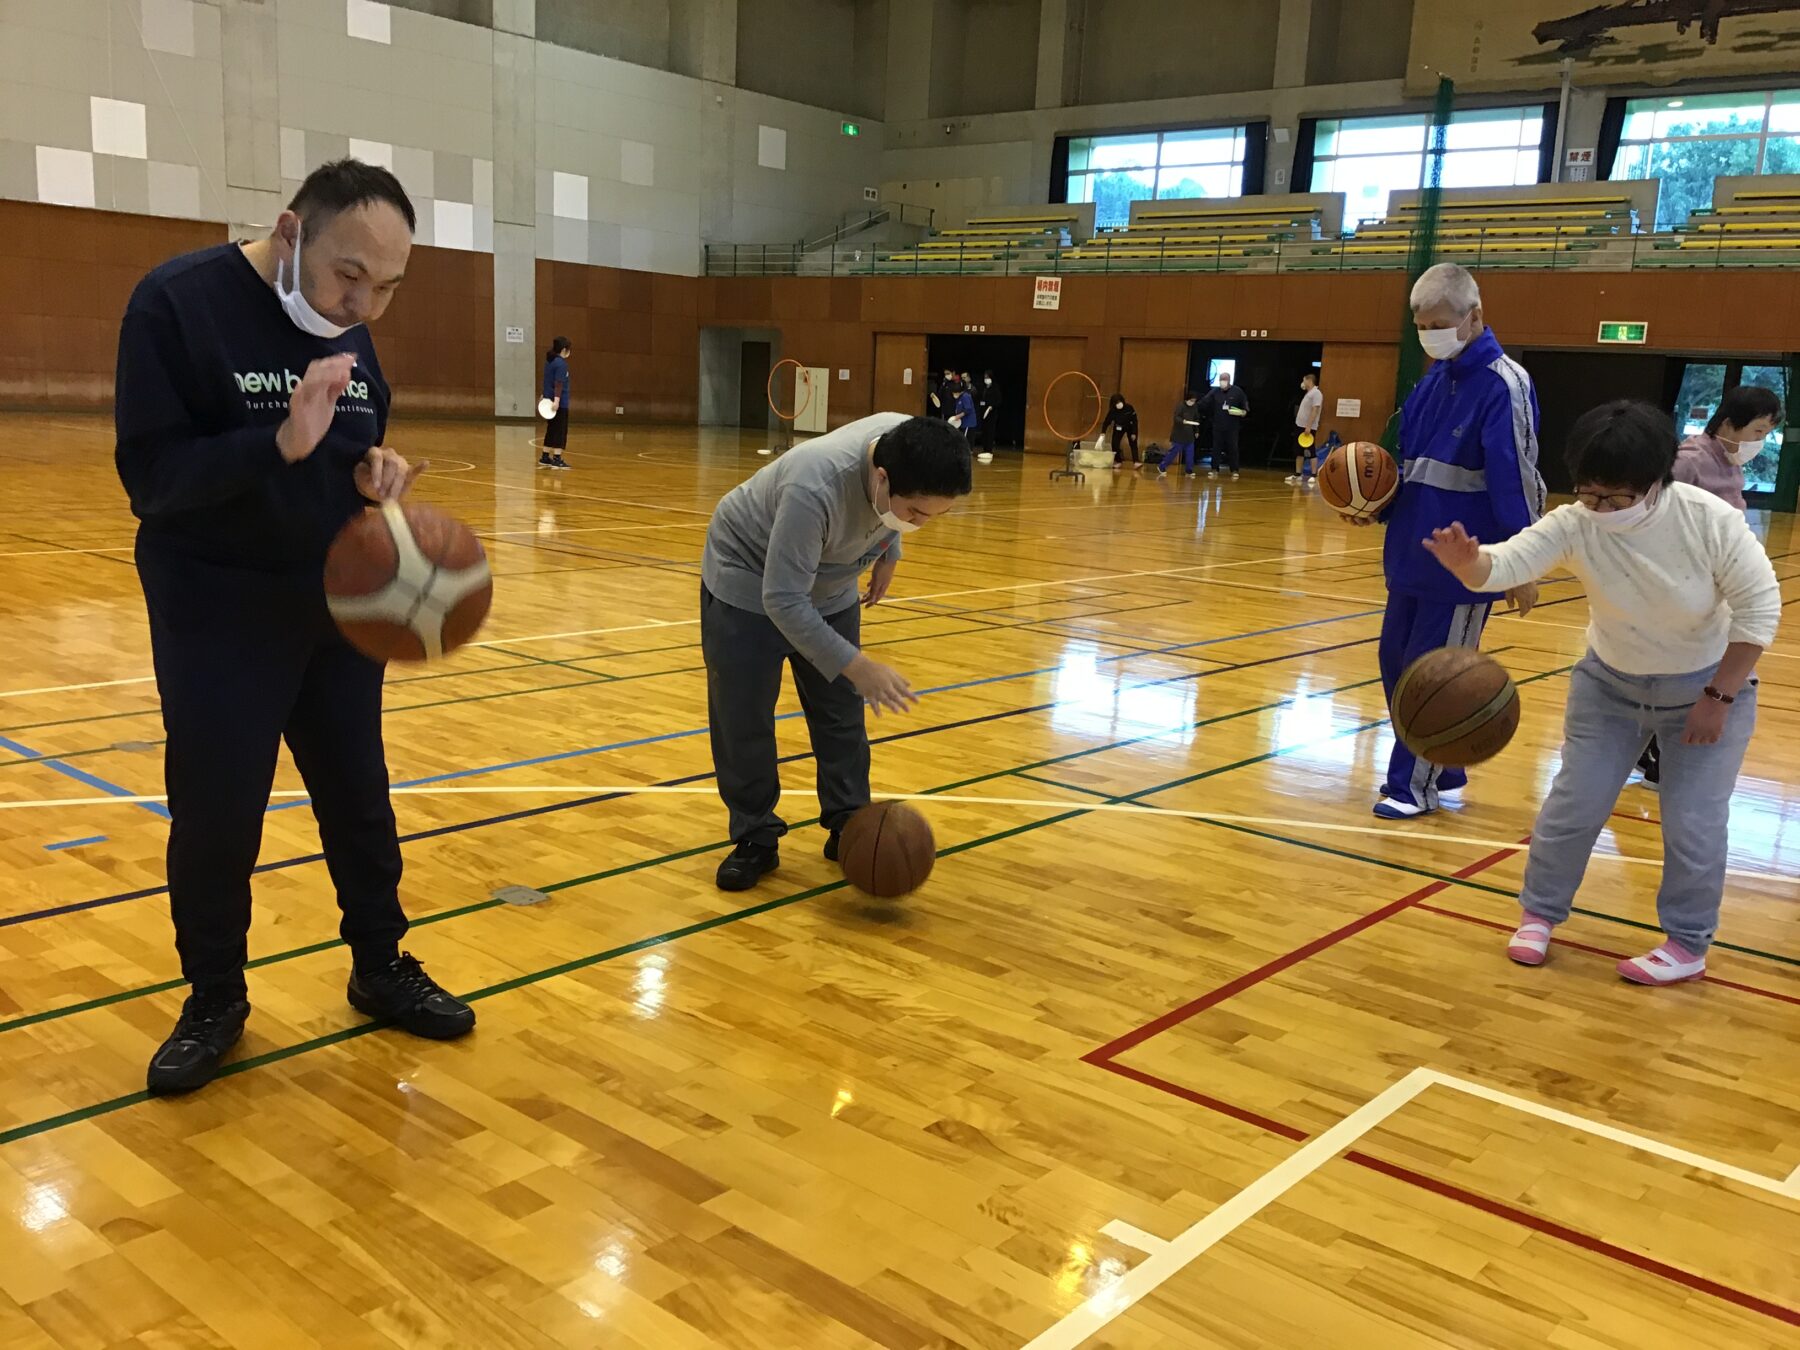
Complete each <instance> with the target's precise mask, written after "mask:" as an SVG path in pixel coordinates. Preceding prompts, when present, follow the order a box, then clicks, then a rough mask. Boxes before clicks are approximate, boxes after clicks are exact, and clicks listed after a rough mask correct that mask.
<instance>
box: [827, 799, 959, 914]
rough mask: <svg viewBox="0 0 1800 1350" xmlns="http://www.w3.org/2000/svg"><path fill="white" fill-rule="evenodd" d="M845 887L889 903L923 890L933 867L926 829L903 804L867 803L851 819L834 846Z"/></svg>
mask: <svg viewBox="0 0 1800 1350" xmlns="http://www.w3.org/2000/svg"><path fill="white" fill-rule="evenodd" d="M838 860H839V862H841V863H842V865H843V868H844V876H845V878H846V879H847V880H848V881H849V882H850V884H851V885H852V886H854V887H856V889H857V890H859V891H862V892H863V893H865V894H867V895H874V896H879V897H881V898H882V899H884V900H891V899H893V898H894V897H896V896H901V895H906V894H908V893H910V892H912V891H916V890H918V888H919V887H920V886H922V885H924V884H925V878H926V877H928V876H930V875H931V868H932V865H933V864H934V863H936V862H937V842H936V840H934V839H933V838H932V837H931V823H930V822H929V821H927V820H926V819H925V817H924V815H923V814H922V813H921V812H920V811H918V810H917V809H916V808H914V807H912V806H910V805H908V804H907V803H906V802H872V803H871V804H869V805H868V806H865V807H863V808H862V810H860V811H858V812H857V813H856V814H855V815H853V816H851V817H850V819H849V821H848V823H846V824H845V826H844V833H843V836H842V838H841V839H840V840H839V841H838Z"/></svg>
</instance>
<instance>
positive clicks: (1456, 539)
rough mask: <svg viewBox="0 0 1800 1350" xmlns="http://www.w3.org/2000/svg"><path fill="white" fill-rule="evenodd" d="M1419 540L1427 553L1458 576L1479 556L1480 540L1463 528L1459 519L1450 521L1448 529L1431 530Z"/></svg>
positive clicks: (1471, 565)
mask: <svg viewBox="0 0 1800 1350" xmlns="http://www.w3.org/2000/svg"><path fill="white" fill-rule="evenodd" d="M1421 542H1422V543H1423V544H1424V545H1425V551H1426V552H1427V553H1429V554H1430V555H1431V556H1432V557H1434V558H1436V559H1437V560H1438V561H1439V562H1440V563H1442V564H1443V565H1444V567H1445V568H1446V569H1448V570H1449V571H1451V572H1454V573H1456V574H1457V575H1458V576H1459V577H1460V576H1461V575H1462V574H1463V572H1464V571H1466V570H1467V569H1469V568H1471V567H1473V566H1474V565H1475V563H1476V562H1477V560H1479V559H1480V557H1481V541H1480V540H1479V539H1477V538H1475V537H1474V536H1473V535H1471V534H1470V533H1469V532H1468V531H1467V530H1465V529H1464V528H1463V525H1462V522H1461V521H1460V520H1458V521H1454V522H1452V524H1451V525H1450V528H1449V529H1446V530H1433V531H1432V532H1431V535H1430V537H1429V538H1427V539H1424V540H1422V541H1421Z"/></svg>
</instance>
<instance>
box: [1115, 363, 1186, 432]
mask: <svg viewBox="0 0 1800 1350" xmlns="http://www.w3.org/2000/svg"><path fill="white" fill-rule="evenodd" d="M1187 374H1188V344H1187V339H1186V338H1126V339H1125V342H1124V344H1123V350H1122V352H1121V355H1120V362H1119V391H1120V392H1121V393H1123V394H1124V395H1125V398H1126V400H1127V401H1128V402H1130V404H1131V406H1132V407H1134V408H1136V409H1137V412H1138V440H1139V442H1140V443H1141V444H1143V445H1148V444H1149V443H1150V442H1151V441H1161V442H1162V443H1163V444H1165V445H1166V444H1168V440H1169V428H1170V424H1171V422H1172V421H1173V418H1172V416H1171V414H1172V412H1173V410H1174V407H1175V405H1176V404H1177V403H1179V402H1180V401H1181V395H1182V391H1183V390H1184V389H1185V388H1186V385H1187Z"/></svg>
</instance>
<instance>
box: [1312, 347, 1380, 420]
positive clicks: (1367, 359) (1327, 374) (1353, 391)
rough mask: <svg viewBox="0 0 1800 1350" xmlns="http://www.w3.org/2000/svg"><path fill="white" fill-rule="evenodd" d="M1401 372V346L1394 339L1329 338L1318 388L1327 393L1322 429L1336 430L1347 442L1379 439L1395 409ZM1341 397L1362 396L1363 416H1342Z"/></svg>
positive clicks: (1356, 397)
mask: <svg viewBox="0 0 1800 1350" xmlns="http://www.w3.org/2000/svg"><path fill="white" fill-rule="evenodd" d="M1399 373H1400V348H1399V347H1398V345H1396V344H1395V343H1392V342H1327V343H1326V344H1325V347H1324V352H1323V354H1322V355H1321V357H1320V362H1319V388H1320V390H1321V391H1322V392H1323V393H1324V395H1325V408H1324V416H1323V417H1322V418H1321V419H1320V421H1319V427H1320V429H1321V431H1323V432H1327V433H1329V432H1332V431H1335V432H1337V434H1338V435H1339V436H1341V437H1342V438H1343V439H1344V440H1345V441H1346V442H1349V441H1379V440H1380V439H1381V433H1382V430H1383V428H1385V427H1386V426H1387V421H1388V418H1389V417H1390V416H1392V415H1393V411H1394V380H1395V379H1396V378H1397V377H1398V375H1399ZM1341 398H1354V399H1360V400H1362V415H1361V416H1360V417H1339V416H1338V415H1337V402H1338V400H1339V399H1341Z"/></svg>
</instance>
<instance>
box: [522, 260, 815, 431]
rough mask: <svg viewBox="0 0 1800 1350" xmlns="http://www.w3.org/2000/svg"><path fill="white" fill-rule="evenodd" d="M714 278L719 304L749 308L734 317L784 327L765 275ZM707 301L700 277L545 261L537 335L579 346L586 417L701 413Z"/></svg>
mask: <svg viewBox="0 0 1800 1350" xmlns="http://www.w3.org/2000/svg"><path fill="white" fill-rule="evenodd" d="M491 265H492V264H491V261H490V269H491ZM726 283H729V284H726ZM713 285H714V286H715V287H717V288H718V289H715V290H713V291H712V292H711V293H710V295H709V296H708V300H709V301H710V308H712V309H713V310H715V311H717V310H720V309H725V310H730V311H733V312H734V314H736V315H738V316H740V317H734V319H733V320H732V321H733V322H749V323H753V324H755V325H756V326H769V327H780V326H781V325H779V324H775V323H772V322H771V321H770V318H769V307H770V305H771V304H772V303H773V301H772V296H771V294H770V290H769V283H768V281H767V280H766V279H763V278H726V279H723V280H722V281H721V280H719V279H715V281H714V283H713ZM701 308H702V298H701V288H700V283H699V279H698V278H695V277H677V276H665V275H659V274H657V273H654V272H633V271H626V270H624V269H621V268H616V267H592V266H588V265H587V264H585V263H565V262H551V261H548V260H546V259H541V258H540V259H539V260H538V264H537V329H538V337H539V339H540V342H541V343H542V344H543V345H548V343H549V341H550V339H551V338H552V337H555V336H556V335H558V334H561V335H563V336H565V337H567V338H568V339H569V343H570V345H571V346H572V347H573V348H574V356H573V357H572V359H571V361H570V365H571V367H572V371H571V379H572V380H573V383H574V387H575V400H574V409H573V413H572V415H573V416H574V418H575V420H577V421H616V420H618V417H617V415H616V414H615V413H614V411H613V409H614V408H617V407H622V408H624V409H625V419H624V420H626V421H632V422H693V421H696V420H697V419H698V418H699V415H700V393H699V390H700V380H699V369H700V318H699V314H700V310H701ZM490 312H491V306H490ZM741 316H747V317H741ZM489 328H490V329H491V328H492V320H491V319H490V320H489Z"/></svg>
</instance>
